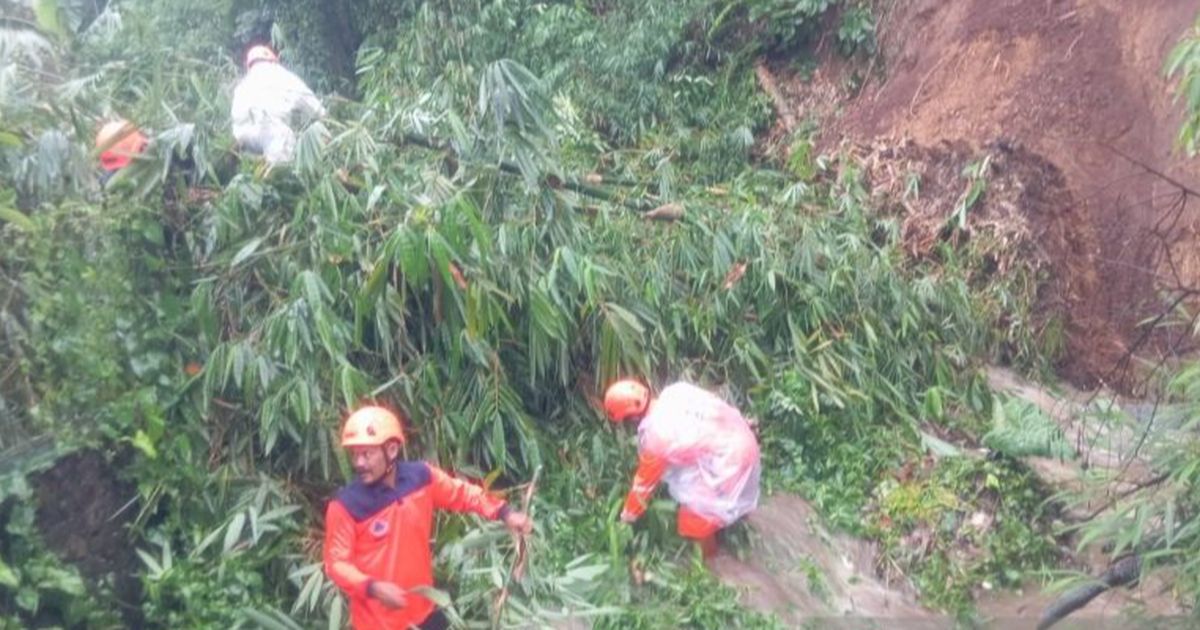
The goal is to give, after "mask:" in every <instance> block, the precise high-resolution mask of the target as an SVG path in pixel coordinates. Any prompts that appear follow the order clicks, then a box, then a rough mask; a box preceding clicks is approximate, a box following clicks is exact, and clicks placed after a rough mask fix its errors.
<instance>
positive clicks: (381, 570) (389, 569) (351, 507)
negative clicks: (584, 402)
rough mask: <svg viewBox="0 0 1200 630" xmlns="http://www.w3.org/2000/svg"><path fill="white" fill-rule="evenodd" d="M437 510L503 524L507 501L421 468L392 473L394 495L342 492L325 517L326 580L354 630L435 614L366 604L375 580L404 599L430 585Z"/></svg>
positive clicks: (401, 466) (418, 603)
mask: <svg viewBox="0 0 1200 630" xmlns="http://www.w3.org/2000/svg"><path fill="white" fill-rule="evenodd" d="M434 509H447V510H454V511H456V512H475V513H476V514H480V515H482V516H484V517H486V518H492V519H495V518H500V517H501V516H502V515H503V514H504V513H505V512H506V511H507V509H508V508H507V506H506V505H505V503H504V501H502V500H500V499H497V498H495V497H492V496H489V495H488V494H487V493H486V492H484V490H483V489H482V488H480V487H478V486H475V485H473V484H470V483H466V482H463V481H459V480H457V479H454V478H453V477H451V476H449V475H447V474H446V473H445V472H444V471H442V470H441V469H439V468H437V467H436V466H432V465H430V464H426V463H424V462H400V463H398V464H397V465H396V487H395V488H390V487H388V486H387V485H386V484H382V483H376V484H372V485H369V486H368V485H366V484H363V483H362V482H361V481H355V482H354V483H352V484H350V485H348V486H346V487H345V488H343V489H342V490H341V491H339V492H338V494H337V496H336V497H334V499H333V500H331V501H330V502H329V507H328V508H327V509H326V511H325V573H326V574H328V575H329V577H330V578H331V579H333V581H334V582H335V583H336V584H337V585H338V587H340V588H341V589H342V590H343V591H345V593H346V595H347V596H348V597H349V598H350V623H351V625H353V626H354V628H356V629H357V630H375V629H379V630H384V629H391V628H408V627H409V626H410V625H414V624H419V623H421V622H423V621H425V618H426V617H428V616H429V614H430V613H431V612H433V607H434V605H433V602H431V601H429V599H427V598H425V597H422V596H420V595H417V594H416V593H406V594H405V595H406V597H407V600H408V605H407V606H405V607H404V608H401V609H399V610H390V609H388V608H386V607H385V606H384V605H383V604H381V603H380V602H379V601H378V600H375V599H373V598H370V597H368V596H367V585H368V583H370V582H371V581H372V580H378V581H384V582H393V583H395V584H396V585H397V586H399V587H400V588H402V589H405V590H406V591H407V590H409V589H412V588H414V587H418V586H432V585H433V554H432V551H431V550H430V545H429V540H430V538H431V536H432V531H433V511H434Z"/></svg>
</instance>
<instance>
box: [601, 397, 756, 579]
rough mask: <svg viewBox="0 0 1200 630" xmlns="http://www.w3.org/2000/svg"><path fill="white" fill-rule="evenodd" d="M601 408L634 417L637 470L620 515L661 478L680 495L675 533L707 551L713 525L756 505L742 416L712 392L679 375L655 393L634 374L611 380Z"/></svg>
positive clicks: (750, 437)
mask: <svg viewBox="0 0 1200 630" xmlns="http://www.w3.org/2000/svg"><path fill="white" fill-rule="evenodd" d="M604 411H605V413H606V414H607V415H608V417H609V419H610V420H612V421H613V422H624V421H627V420H632V421H634V422H639V425H638V466H637V472H636V473H635V474H634V477H633V487H632V488H630V490H629V495H628V496H627V497H626V499H625V506H624V509H623V510H622V511H621V521H622V522H625V523H632V522H634V521H636V520H637V519H638V517H640V516H641V515H642V513H643V512H645V511H646V506H647V504H648V502H649V500H650V497H651V496H652V495H653V494H654V490H655V488H657V487H658V484H659V482H660V481H662V480H665V481H666V482H667V487H668V490H669V491H670V493H671V497H672V498H674V499H675V501H677V502H678V503H679V513H678V521H677V528H678V531H679V535H680V536H683V537H684V538H689V539H691V540H694V541H695V542H696V543H698V545H699V547H700V550H701V552H702V553H703V555H704V558H705V559H708V558H711V557H712V556H713V555H714V554H715V553H716V552H717V539H716V535H717V532H718V531H720V530H721V529H722V528H724V527H727V526H729V525H731V524H733V523H734V522H735V521H737V520H738V519H739V518H741V517H742V516H745V515H746V514H748V513H749V512H751V511H752V510H754V508H755V507H757V505H758V481H759V476H760V475H761V464H760V463H759V451H758V440H757V439H756V438H755V437H754V433H753V431H751V429H750V425H749V423H748V422H747V421H746V419H745V418H743V417H742V414H741V413H740V412H739V411H738V410H737V409H736V408H734V407H733V406H732V405H730V404H728V403H726V402H725V401H723V400H721V399H720V398H718V397H717V396H716V395H714V394H712V393H709V392H707V391H705V390H703V389H701V388H699V387H696V386H695V385H691V384H689V383H682V382H681V383H675V384H673V385H670V386H668V387H667V388H665V389H663V391H662V393H661V394H660V395H659V397H658V398H657V399H656V398H654V397H653V396H652V395H651V393H650V389H649V388H648V387H647V386H646V385H643V384H642V383H640V382H638V381H634V380H620V381H617V382H615V383H613V384H612V385H610V386H609V388H608V390H607V391H605V393H604Z"/></svg>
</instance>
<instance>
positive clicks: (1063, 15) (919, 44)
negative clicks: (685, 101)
mask: <svg viewBox="0 0 1200 630" xmlns="http://www.w3.org/2000/svg"><path fill="white" fill-rule="evenodd" d="M1198 11H1200V2H1196V0H1143V1H1139V2H1128V0H956V1H954V2H946V1H945V0H898V1H896V2H892V3H891V6H890V8H889V7H887V3H885V8H884V13H883V15H882V18H881V24H880V38H881V47H882V50H883V55H884V57H883V58H884V66H885V69H884V71H883V73H882V75H883V76H882V78H880V79H877V80H875V81H873V82H871V83H869V84H868V85H867V86H865V88H864V89H863V91H862V93H860V94H859V95H858V97H857V98H854V99H852V100H849V101H848V102H847V103H846V104H845V109H844V115H843V116H841V117H840V118H838V119H837V120H836V121H834V122H833V123H832V124H831V125H828V126H826V127H825V129H826V132H825V137H824V138H823V144H824V145H825V146H832V145H835V144H837V143H839V142H841V141H843V140H848V141H851V142H867V141H872V142H874V141H880V140H883V139H889V140H895V141H898V140H900V139H909V140H912V141H915V142H916V143H917V144H919V145H924V146H934V145H938V144H939V143H942V142H944V141H965V142H969V143H972V144H974V145H976V146H983V145H986V144H989V143H1000V144H1006V145H1007V144H1012V145H1020V146H1023V147H1025V148H1027V149H1029V150H1030V151H1032V152H1033V153H1035V154H1037V155H1039V156H1040V157H1041V158H1043V159H1044V160H1045V161H1046V162H1047V163H1048V164H1049V165H1051V166H1053V167H1054V168H1055V169H1056V170H1058V171H1060V172H1061V173H1062V175H1063V177H1065V180H1066V183H1067V186H1068V189H1069V192H1070V197H1069V199H1068V202H1069V203H1071V204H1073V205H1074V207H1073V208H1063V209H1062V211H1061V212H1058V213H1056V216H1057V217H1059V220H1060V223H1061V225H1060V226H1058V227H1057V228H1056V229H1054V230H1053V232H1055V233H1061V234H1065V235H1066V238H1065V239H1060V241H1059V242H1060V243H1070V244H1071V246H1070V247H1065V248H1064V247H1060V246H1059V244H1056V243H1044V244H1043V246H1044V247H1045V248H1046V249H1047V250H1048V253H1049V255H1050V257H1051V260H1052V261H1053V263H1054V265H1055V267H1056V269H1057V270H1058V272H1059V273H1060V274H1061V275H1064V276H1066V277H1067V284H1068V285H1069V292H1068V294H1066V295H1064V296H1062V298H1063V299H1064V300H1066V302H1067V304H1066V305H1065V307H1066V308H1065V309H1064V310H1066V311H1067V314H1068V325H1069V333H1070V352H1068V357H1069V358H1068V363H1067V365H1065V366H1064V371H1065V373H1066V375H1067V376H1068V377H1070V378H1071V380H1073V381H1074V382H1076V383H1078V384H1082V385H1094V384H1097V383H1098V382H1100V381H1104V380H1108V381H1112V380H1114V378H1115V377H1114V373H1113V371H1112V368H1113V366H1114V364H1116V363H1117V362H1118V361H1119V359H1120V358H1121V357H1122V355H1123V354H1124V353H1125V351H1126V350H1128V349H1129V348H1130V347H1131V346H1132V345H1134V344H1135V343H1136V341H1137V340H1138V339H1139V335H1140V333H1139V331H1137V330H1136V328H1137V323H1138V321H1139V320H1141V319H1143V318H1145V317H1147V316H1148V315H1153V314H1155V313H1156V312H1158V311H1159V310H1161V308H1160V304H1161V298H1160V297H1159V294H1158V290H1161V289H1164V288H1170V287H1173V286H1176V285H1183V286H1200V257H1198V256H1197V255H1196V254H1194V253H1192V252H1194V251H1200V249H1198V248H1196V247H1195V245H1196V243H1195V238H1196V237H1195V232H1196V230H1195V226H1194V225H1193V224H1197V223H1200V215H1196V214H1195V212H1196V209H1195V208H1194V207H1192V206H1196V205H1197V204H1196V203H1195V202H1192V203H1191V204H1190V205H1188V204H1186V203H1181V199H1182V198H1181V195H1180V191H1179V189H1178V188H1177V187H1175V186H1173V185H1172V184H1170V183H1169V182H1167V181H1166V180H1164V179H1163V178H1161V177H1158V176H1156V175H1154V174H1152V173H1150V172H1148V170H1147V168H1146V167H1149V168H1150V169H1153V170H1155V171H1159V172H1161V173H1162V174H1166V175H1169V176H1170V177H1172V178H1175V179H1177V180H1178V181H1180V182H1182V183H1184V184H1187V185H1189V186H1192V187H1197V184H1200V160H1189V159H1187V158H1185V157H1183V156H1180V155H1178V154H1174V153H1173V152H1172V142H1173V139H1174V136H1175V134H1176V132H1177V130H1178V128H1179V123H1180V121H1181V112H1180V110H1179V107H1178V106H1177V105H1176V104H1175V103H1174V102H1173V97H1172V93H1171V85H1170V83H1169V82H1168V81H1167V80H1166V79H1165V78H1164V77H1163V74H1162V68H1163V64H1164V61H1165V59H1166V56H1167V54H1168V53H1169V51H1170V49H1171V47H1172V46H1173V45H1174V44H1175V43H1176V42H1177V41H1178V39H1179V37H1180V35H1182V34H1183V32H1184V31H1185V30H1186V29H1187V27H1188V26H1189V25H1190V24H1191V23H1192V22H1193V20H1194V19H1195V18H1196V14H1197V12H1198ZM785 91H786V92H792V90H785ZM789 96H790V94H789ZM1063 222H1065V223H1063Z"/></svg>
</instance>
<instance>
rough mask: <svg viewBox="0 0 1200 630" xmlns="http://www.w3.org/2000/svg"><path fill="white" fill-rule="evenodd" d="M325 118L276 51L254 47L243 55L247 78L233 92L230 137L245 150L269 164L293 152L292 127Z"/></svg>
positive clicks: (318, 106)
mask: <svg viewBox="0 0 1200 630" xmlns="http://www.w3.org/2000/svg"><path fill="white" fill-rule="evenodd" d="M323 116H325V108H324V107H323V106H322V105H321V101H320V100H318V99H317V96H316V95H315V94H313V91H312V90H310V89H309V88H308V85H306V84H305V83H304V81H303V80H302V79H301V78H300V77H298V76H296V75H295V74H292V73H291V72H290V71H288V69H287V68H284V67H283V66H282V65H280V63H279V57H278V56H277V55H276V54H275V51H273V50H271V49H270V48H269V47H267V46H254V47H253V48H251V49H250V50H248V51H247V52H246V76H244V77H242V80H241V81H239V82H238V84H237V86H236V87H235V88H234V89H233V102H232V105H231V107H230V118H231V119H232V121H233V137H234V139H235V140H237V143H238V146H239V147H241V148H242V149H244V150H246V151H250V152H252V153H256V154H259V155H262V156H263V157H264V158H266V160H267V163H268V164H271V165H275V164H280V163H282V162H287V161H289V160H291V159H292V156H293V154H294V153H295V151H296V133H295V132H294V131H293V130H292V124H293V123H295V124H303V123H304V122H305V119H309V120H311V119H317V118H321V117H323Z"/></svg>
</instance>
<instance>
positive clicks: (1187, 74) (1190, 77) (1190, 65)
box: [1165, 20, 1200, 156]
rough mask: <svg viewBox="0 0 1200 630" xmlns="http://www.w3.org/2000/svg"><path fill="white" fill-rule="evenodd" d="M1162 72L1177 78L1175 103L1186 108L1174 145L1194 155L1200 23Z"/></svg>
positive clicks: (1199, 124) (1199, 127)
mask: <svg viewBox="0 0 1200 630" xmlns="http://www.w3.org/2000/svg"><path fill="white" fill-rule="evenodd" d="M1165 73H1166V75H1167V76H1168V77H1169V78H1172V79H1174V78H1176V77H1178V79H1179V86H1178V91H1177V93H1176V100H1180V101H1183V104H1184V107H1185V108H1186V116H1185V118H1184V121H1183V125H1182V127H1181V128H1180V130H1179V137H1178V139H1177V140H1176V143H1177V145H1178V146H1179V148H1181V149H1183V150H1184V151H1186V152H1187V154H1188V155H1191V156H1194V155H1196V152H1197V142H1198V141H1200V20H1198V21H1197V24H1196V25H1194V26H1193V27H1192V28H1191V29H1190V30H1189V31H1188V32H1187V33H1185V34H1184V35H1183V37H1181V38H1180V40H1179V43H1178V44H1176V45H1175V48H1174V49H1172V51H1171V54H1170V55H1169V56H1168V57H1167V63H1166V69H1165Z"/></svg>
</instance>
